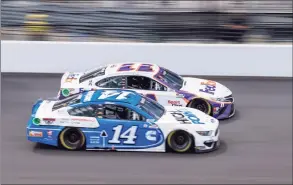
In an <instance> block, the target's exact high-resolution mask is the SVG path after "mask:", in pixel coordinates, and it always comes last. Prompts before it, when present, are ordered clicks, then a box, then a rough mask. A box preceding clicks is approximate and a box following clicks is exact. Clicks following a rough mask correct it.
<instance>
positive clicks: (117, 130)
mask: <svg viewBox="0 0 293 185" xmlns="http://www.w3.org/2000/svg"><path fill="white" fill-rule="evenodd" d="M122 128H123V126H122V125H118V126H116V127H114V128H113V130H114V135H113V138H112V139H111V140H109V141H108V143H110V144H120V143H121V141H120V139H126V141H124V142H123V144H132V145H134V144H135V139H136V138H137V136H136V131H137V126H132V127H130V128H129V129H127V130H126V131H125V132H123V133H122V134H121V131H122Z"/></svg>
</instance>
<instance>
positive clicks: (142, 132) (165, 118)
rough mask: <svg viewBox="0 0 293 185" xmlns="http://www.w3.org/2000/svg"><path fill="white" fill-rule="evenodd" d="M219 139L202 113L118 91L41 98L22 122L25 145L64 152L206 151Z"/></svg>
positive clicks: (211, 121) (214, 123)
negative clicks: (49, 98) (52, 147)
mask: <svg viewBox="0 0 293 185" xmlns="http://www.w3.org/2000/svg"><path fill="white" fill-rule="evenodd" d="M219 135H220V131H219V121H218V120H217V119H215V118H213V117H211V116H209V115H207V114H205V113H203V112H202V111H199V110H196V109H192V108H188V107H174V106H165V107H164V106H162V105H160V104H158V103H157V102H156V101H154V100H152V99H150V98H148V97H145V96H143V95H141V94H139V93H136V92H135V91H130V90H121V89H114V90H113V89H111V90H107V89H103V90H96V91H84V92H82V93H79V94H76V95H72V96H70V97H67V98H65V99H63V100H41V99H40V100H38V101H37V102H36V103H35V104H34V106H33V108H32V115H31V117H30V119H29V121H28V123H27V139H28V140H29V141H31V142H36V143H42V144H47V145H52V146H56V147H62V148H65V149H68V150H83V149H84V150H114V151H148V152H167V151H173V152H181V153H183V152H189V151H192V152H208V151H214V150H216V149H217V148H219V146H220V140H219Z"/></svg>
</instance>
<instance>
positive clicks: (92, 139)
mask: <svg viewBox="0 0 293 185" xmlns="http://www.w3.org/2000/svg"><path fill="white" fill-rule="evenodd" d="M90 143H91V144H99V143H100V137H99V136H91V137H90Z"/></svg>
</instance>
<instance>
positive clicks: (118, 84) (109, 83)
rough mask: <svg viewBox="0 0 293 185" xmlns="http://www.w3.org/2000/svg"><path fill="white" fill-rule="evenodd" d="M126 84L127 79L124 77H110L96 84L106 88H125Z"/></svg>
mask: <svg viewBox="0 0 293 185" xmlns="http://www.w3.org/2000/svg"><path fill="white" fill-rule="evenodd" d="M124 85H125V79H124V78H123V77H109V78H105V79H103V80H100V81H99V82H97V83H96V86H98V87H104V88H123V87H124Z"/></svg>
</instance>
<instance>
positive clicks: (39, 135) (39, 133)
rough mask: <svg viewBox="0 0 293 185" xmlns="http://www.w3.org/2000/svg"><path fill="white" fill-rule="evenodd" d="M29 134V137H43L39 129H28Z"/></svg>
mask: <svg viewBox="0 0 293 185" xmlns="http://www.w3.org/2000/svg"><path fill="white" fill-rule="evenodd" d="M29 136H30V137H43V132H39V131H33V130H32V131H30V132H29Z"/></svg>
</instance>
